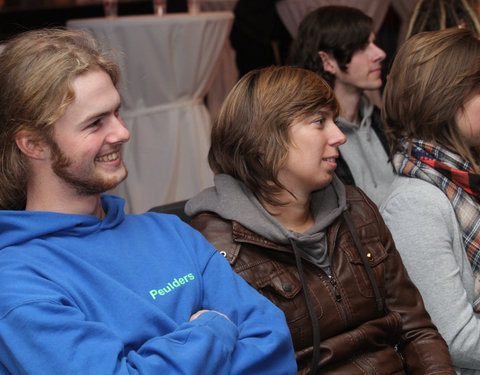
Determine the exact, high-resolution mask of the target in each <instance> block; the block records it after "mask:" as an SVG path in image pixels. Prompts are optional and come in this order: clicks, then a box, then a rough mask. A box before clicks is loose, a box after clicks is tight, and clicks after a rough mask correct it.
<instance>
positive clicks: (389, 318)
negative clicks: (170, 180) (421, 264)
mask: <svg viewBox="0 0 480 375" xmlns="http://www.w3.org/2000/svg"><path fill="white" fill-rule="evenodd" d="M346 191H347V207H348V211H349V213H350V217H351V218H352V219H353V224H354V227H355V228H356V232H357V233H358V237H359V238H360V241H361V244H362V245H363V248H364V251H365V252H366V256H367V258H368V262H369V264H370V269H371V270H372V273H373V278H374V280H375V283H376V286H377V288H378V289H377V290H378V291H379V292H380V295H381V299H382V300H383V301H382V302H383V306H384V307H383V308H382V310H381V312H379V310H378V308H377V304H376V301H375V293H374V288H373V286H372V282H371V280H369V277H368V274H367V271H366V268H365V266H364V263H363V261H362V258H361V256H360V254H359V251H358V250H357V247H356V246H355V244H354V240H353V236H352V234H351V232H350V230H349V229H348V226H347V224H346V222H345V218H344V216H340V217H339V218H337V219H336V221H335V222H334V223H333V224H332V225H331V226H330V227H329V228H328V232H327V241H328V249H329V250H328V251H329V258H330V267H331V275H330V276H328V275H327V274H326V273H325V272H324V271H322V270H321V269H319V268H318V267H316V266H314V265H312V264H311V263H309V262H307V261H302V264H303V272H304V275H305V276H304V277H305V281H306V285H308V287H309V290H310V298H311V302H312V304H313V309H314V311H315V315H316V317H317V319H318V324H319V328H320V337H321V342H320V354H319V360H318V372H317V373H318V374H319V373H321V374H346V375H356V374H379V375H380V374H382V375H383V374H422V375H425V374H437V375H438V374H452V375H454V374H455V371H454V370H453V368H452V363H451V360H450V356H449V354H448V348H447V345H446V344H445V341H444V340H443V339H442V337H441V336H440V334H439V333H438V331H437V329H436V327H435V326H434V325H433V323H432V322H431V321H430V318H429V316H428V314H427V312H426V311H425V309H424V306H423V302H422V299H421V296H420V294H419V292H418V290H417V289H416V287H415V286H414V285H413V283H412V282H411V281H410V279H409V277H408V276H407V273H406V271H405V268H404V266H403V264H402V261H401V259H400V255H399V254H398V252H397V250H396V249H395V245H394V243H393V240H392V237H391V235H390V233H389V231H388V229H387V227H386V226H385V224H384V222H383V220H382V218H381V216H380V214H379V212H378V210H377V208H376V206H375V204H374V203H372V202H371V201H370V200H369V199H368V198H367V197H366V196H365V194H364V193H363V192H362V191H361V190H359V189H357V188H355V187H346ZM191 225H192V226H193V227H194V228H196V229H197V230H199V231H200V232H202V233H203V235H204V236H205V237H206V238H207V240H209V241H210V242H211V243H212V244H213V245H215V247H216V248H217V249H218V251H220V252H221V253H222V254H223V255H224V256H225V257H226V258H227V260H228V261H229V262H230V264H231V266H232V267H233V269H234V270H235V271H236V272H237V273H238V274H240V275H241V276H242V277H243V278H244V279H245V280H246V281H247V282H248V283H249V284H250V285H252V286H253V287H254V288H255V289H257V290H258V291H259V292H260V293H262V294H263V295H264V296H266V297H267V298H269V299H270V300H271V301H273V302H274V303H275V304H276V305H277V306H278V307H279V308H280V309H281V310H283V311H284V313H285V316H286V319H287V322H288V325H289V327H290V331H291V333H292V339H293V344H294V347H295V354H296V359H297V363H298V373H299V374H307V373H308V371H309V366H310V362H311V360H312V351H313V349H312V348H313V345H312V340H313V338H312V324H311V321H310V318H309V314H308V309H307V304H306V299H305V296H304V293H303V290H302V284H301V280H300V276H299V272H298V269H297V266H296V263H295V256H294V254H293V251H292V248H289V247H285V246H281V245H278V244H275V243H272V242H270V241H268V240H267V239H265V238H263V237H260V236H258V235H257V234H255V233H253V232H251V231H249V230H247V229H246V228H244V227H243V226H241V225H240V224H238V223H237V222H235V221H226V220H223V219H222V218H220V217H218V216H217V215H214V214H211V213H202V214H200V215H198V216H196V217H195V218H193V220H192V221H191Z"/></svg>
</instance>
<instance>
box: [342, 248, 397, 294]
mask: <svg viewBox="0 0 480 375" xmlns="http://www.w3.org/2000/svg"><path fill="white" fill-rule="evenodd" d="M362 245H363V248H364V250H365V252H366V254H365V255H366V257H367V259H368V263H369V265H370V268H371V270H372V272H373V275H374V277H375V281H376V283H377V286H378V288H379V290H380V292H381V293H382V295H385V294H384V283H385V278H384V274H385V267H384V264H385V261H386V259H387V258H388V254H387V251H386V250H385V248H384V247H383V245H382V244H381V243H380V242H379V241H378V240H372V241H366V242H363V241H362ZM341 250H342V251H343V252H344V253H345V254H346V256H347V258H348V260H349V263H350V267H351V270H352V272H351V274H352V275H353V276H354V277H355V279H356V281H357V283H356V285H357V288H358V292H359V293H360V294H361V295H362V296H364V297H367V298H373V297H375V294H374V292H373V288H372V285H371V282H370V280H369V278H368V274H367V271H366V269H365V265H364V263H363V260H362V258H361V256H360V253H359V251H360V250H357V248H356V246H355V245H354V244H353V242H352V243H350V244H347V243H345V244H343V246H341Z"/></svg>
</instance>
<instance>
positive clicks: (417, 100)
mask: <svg viewBox="0 0 480 375" xmlns="http://www.w3.org/2000/svg"><path fill="white" fill-rule="evenodd" d="M479 93H480V40H478V39H477V38H476V37H475V35H474V34H473V32H472V31H471V30H468V29H461V28H450V29H446V30H441V31H431V32H424V33H420V34H417V35H414V36H413V37H412V38H410V39H409V40H407V41H406V42H405V43H404V44H403V46H402V47H401V48H400V50H399V52H398V54H397V56H396V57H395V60H394V62H393V65H392V68H391V70H390V74H389V76H388V78H387V83H386V86H385V89H384V93H383V109H382V117H383V121H384V123H385V126H386V133H387V138H388V140H389V143H390V157H392V156H393V154H394V153H395V152H396V151H397V150H398V145H399V141H400V140H401V139H402V138H403V137H408V138H416V139H422V140H424V141H428V142H433V143H437V144H439V145H442V146H444V147H446V148H448V149H450V150H451V151H453V152H456V153H457V154H459V155H460V156H462V157H463V158H465V159H467V160H468V161H470V162H471V163H472V165H473V167H474V169H477V172H478V170H479V165H478V161H477V159H476V154H477V152H476V150H472V149H471V148H470V147H469V146H468V145H467V143H466V142H465V140H464V139H463V137H462V136H461V135H460V133H459V131H458V128H457V125H456V121H455V118H456V115H457V113H458V111H459V110H460V111H461V110H463V108H464V104H465V103H466V102H467V101H468V100H469V99H471V98H472V97H473V96H474V95H476V94H479Z"/></svg>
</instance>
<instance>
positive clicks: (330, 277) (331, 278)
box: [327, 225, 350, 328]
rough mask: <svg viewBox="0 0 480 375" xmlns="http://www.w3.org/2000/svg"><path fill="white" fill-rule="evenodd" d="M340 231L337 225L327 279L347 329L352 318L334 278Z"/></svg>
mask: <svg viewBox="0 0 480 375" xmlns="http://www.w3.org/2000/svg"><path fill="white" fill-rule="evenodd" d="M339 230H340V225H337V228H336V229H335V232H334V233H332V236H333V242H332V255H331V257H330V270H329V272H328V273H327V277H328V281H330V284H332V287H333V292H334V294H335V301H337V302H338V303H339V304H340V306H342V311H343V316H344V318H345V328H348V327H349V326H350V316H349V314H348V311H347V308H346V307H345V304H344V303H343V298H342V294H341V293H340V289H339V288H338V285H337V281H336V280H335V277H334V276H333V251H334V250H335V245H336V242H337V235H338V231H339Z"/></svg>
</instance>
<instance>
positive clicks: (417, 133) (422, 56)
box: [381, 27, 480, 374]
mask: <svg viewBox="0 0 480 375" xmlns="http://www.w3.org/2000/svg"><path fill="white" fill-rule="evenodd" d="M383 102H384V112H383V117H384V121H385V124H386V130H387V136H388V138H389V142H390V148H391V152H390V154H391V160H392V164H393V167H394V169H395V171H396V173H397V174H398V176H397V177H396V179H395V180H394V182H393V185H392V191H391V192H390V194H389V196H388V197H387V199H386V200H385V202H384V203H383V204H382V206H381V213H382V215H383V217H384V219H385V221H386V223H387V225H388V226H389V228H390V230H391V232H392V235H393V239H394V240H395V243H396V244H397V247H398V250H399V252H400V254H401V255H402V258H403V261H404V263H405V266H406V268H407V271H408V273H409V275H410V276H411V278H412V280H413V281H414V283H415V284H416V285H417V287H418V288H419V290H420V292H421V294H422V297H423V299H424V301H425V306H426V308H427V311H428V312H429V313H430V315H431V317H432V320H433V322H434V323H435V324H436V325H437V327H438V329H439V331H440V333H441V334H442V336H443V337H444V339H445V340H446V342H447V344H448V347H449V349H450V353H451V355H452V360H453V363H454V365H455V366H456V368H457V370H458V373H460V374H480V203H479V198H480V164H479V147H480V40H479V39H477V37H476V35H475V34H474V33H473V32H472V31H471V30H468V29H461V28H458V27H455V28H450V29H446V30H441V31H432V32H424V33H420V34H416V35H414V36H413V37H411V38H410V39H409V40H407V41H406V42H405V44H404V45H403V46H402V47H401V49H400V50H399V52H398V54H397V56H396V58H395V61H394V63H393V66H392V69H391V71H390V75H389V77H388V81H387V84H386V87H385V91H384V98H383Z"/></svg>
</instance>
